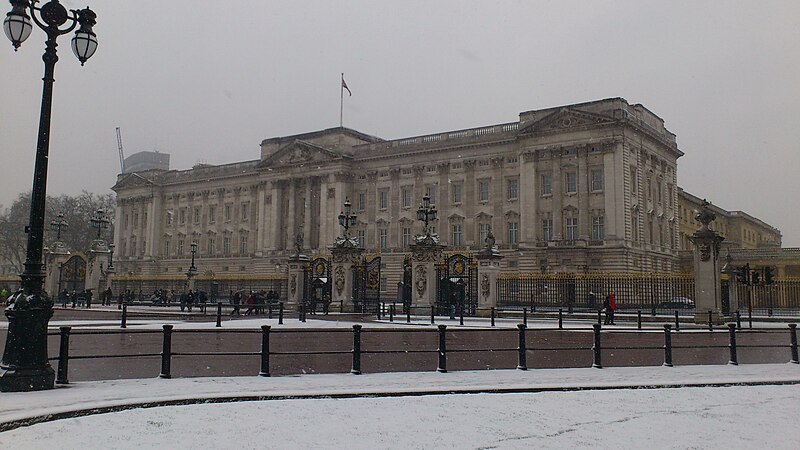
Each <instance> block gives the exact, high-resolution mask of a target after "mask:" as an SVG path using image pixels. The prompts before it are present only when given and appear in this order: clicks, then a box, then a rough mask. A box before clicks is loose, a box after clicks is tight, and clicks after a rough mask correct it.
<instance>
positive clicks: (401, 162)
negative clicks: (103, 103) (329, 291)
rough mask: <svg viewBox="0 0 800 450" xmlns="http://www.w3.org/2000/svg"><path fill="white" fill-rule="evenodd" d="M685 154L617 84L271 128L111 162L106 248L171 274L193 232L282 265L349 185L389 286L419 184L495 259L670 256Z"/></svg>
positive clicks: (125, 269)
mask: <svg viewBox="0 0 800 450" xmlns="http://www.w3.org/2000/svg"><path fill="white" fill-rule="evenodd" d="M209 150H210V149H209ZM682 155H683V153H682V152H681V151H680V150H679V149H678V146H677V144H676V140H675V135H674V134H673V133H671V132H670V131H669V130H667V129H666V128H665V126H664V121H663V120H662V119H661V118H659V117H658V116H657V115H655V114H654V113H652V112H651V111H649V110H648V109H647V108H645V107H644V106H642V105H639V104H635V105H633V104H629V103H628V102H627V101H626V100H624V99H622V98H611V99H605V100H599V101H592V102H587V103H580V104H574V105H567V106H561V107H555V108H548V109H542V110H535V111H527V112H523V113H520V114H519V120H518V121H516V122H511V123H502V124H497V125H488V126H483V127H478V128H471V129H464V130H457V131H445V132H441V133H436V134H429V135H425V136H416V137H408V138H403V139H394V140H384V139H381V138H378V137H374V136H370V135H367V134H363V133H360V132H358V131H355V130H352V129H348V128H342V127H339V128H331V129H326V130H322V131H315V132H309V133H304V134H299V135H294V136H286V137H274V138H269V139H265V140H264V141H263V142H262V143H261V154H260V157H259V158H258V159H256V160H252V161H245V162H237V163H232V164H224V165H206V164H201V165H197V166H195V167H194V168H192V169H189V170H148V171H143V172H138V173H126V174H122V175H120V176H119V178H118V180H117V184H116V185H115V186H114V187H113V190H114V191H115V192H116V193H117V209H116V218H115V234H114V244H115V246H116V253H115V264H116V266H117V271H118V273H120V274H131V275H133V274H136V275H139V276H149V275H162V274H170V273H171V274H176V275H177V274H180V273H183V272H185V271H186V269H187V268H188V267H189V264H190V263H189V260H190V257H191V256H190V250H189V249H190V245H191V243H192V242H195V243H196V244H197V253H196V259H197V268H198V271H199V273H215V274H223V273H227V274H230V276H235V275H236V274H240V273H241V274H250V273H254V272H258V273H285V270H286V260H287V257H288V256H289V255H290V254H292V253H294V251H295V248H294V247H295V240H296V236H297V235H298V234H302V236H303V239H302V241H303V246H302V247H303V252H304V253H306V254H308V255H310V256H313V255H323V256H324V255H326V254H329V250H328V247H329V246H330V245H331V244H332V243H333V242H334V239H335V238H336V237H337V236H340V235H341V228H340V227H339V224H338V220H337V216H338V214H339V213H340V211H341V210H342V208H343V204H344V202H345V200H346V199H349V200H350V201H351V203H352V210H353V212H354V213H355V214H356V215H357V224H356V225H355V227H353V228H352V229H351V234H352V235H353V236H355V237H357V238H358V239H359V240H360V242H361V244H362V246H363V247H364V248H366V251H367V253H371V254H381V256H382V257H383V265H384V266H385V269H384V271H383V274H385V278H386V279H384V280H381V281H382V284H384V285H389V286H391V285H393V284H392V283H394V282H396V281H398V279H399V277H400V274H401V271H402V269H401V265H402V261H403V257H404V255H405V254H406V253H407V252H408V249H409V244H410V243H413V236H414V235H416V234H418V233H420V232H421V231H422V225H421V224H420V223H419V222H418V221H416V210H417V208H418V206H419V203H420V201H421V199H422V197H423V196H424V195H425V194H427V195H429V197H430V200H431V204H433V205H435V206H436V208H437V210H438V219H437V220H436V221H435V222H434V223H433V226H434V227H435V231H436V232H437V233H438V234H439V237H440V240H441V242H442V243H443V244H445V245H447V250H448V251H459V250H460V251H464V252H474V251H477V250H478V249H480V248H481V246H482V245H483V242H484V239H485V237H486V234H487V233H488V231H489V230H490V228H491V230H492V232H493V234H494V236H495V238H496V243H497V245H498V250H499V251H500V253H501V254H502V255H503V256H504V258H503V261H502V267H503V269H504V270H508V271H520V272H579V271H589V272H595V271H634V272H638V271H642V272H649V271H659V272H661V271H673V270H677V255H678V245H679V242H678V228H677V227H678V223H677V222H676V221H677V216H678V189H677V186H676V181H677V159H678V158H679V157H680V156H682ZM384 290H385V286H384Z"/></svg>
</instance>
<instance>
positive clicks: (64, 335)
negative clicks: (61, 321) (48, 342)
mask: <svg viewBox="0 0 800 450" xmlns="http://www.w3.org/2000/svg"><path fill="white" fill-rule="evenodd" d="M58 329H59V330H60V331H61V342H60V345H59V348H58V374H57V375H58V376H57V377H56V384H69V378H68V377H67V374H68V372H69V331H70V330H71V329H72V327H59V328H58Z"/></svg>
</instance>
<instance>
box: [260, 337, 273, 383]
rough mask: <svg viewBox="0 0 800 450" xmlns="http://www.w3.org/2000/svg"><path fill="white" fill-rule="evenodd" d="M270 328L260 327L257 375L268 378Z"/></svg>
mask: <svg viewBox="0 0 800 450" xmlns="http://www.w3.org/2000/svg"><path fill="white" fill-rule="evenodd" d="M271 329H272V327H270V326H269V325H261V371H259V372H258V375H259V376H261V377H268V376H270V375H269V333H270V330H271Z"/></svg>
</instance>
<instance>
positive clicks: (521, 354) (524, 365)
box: [517, 323, 528, 370]
mask: <svg viewBox="0 0 800 450" xmlns="http://www.w3.org/2000/svg"><path fill="white" fill-rule="evenodd" d="M525 328H526V327H525V324H524V323H521V324H519V325H517V329H518V330H519V345H518V346H517V352H518V353H517V369H519V370H528V362H527V353H528V350H527V346H526V345H525Z"/></svg>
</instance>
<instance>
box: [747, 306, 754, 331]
mask: <svg viewBox="0 0 800 450" xmlns="http://www.w3.org/2000/svg"><path fill="white" fill-rule="evenodd" d="M747 327H748V328H749V329H751V330H752V329H753V308H747Z"/></svg>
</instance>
